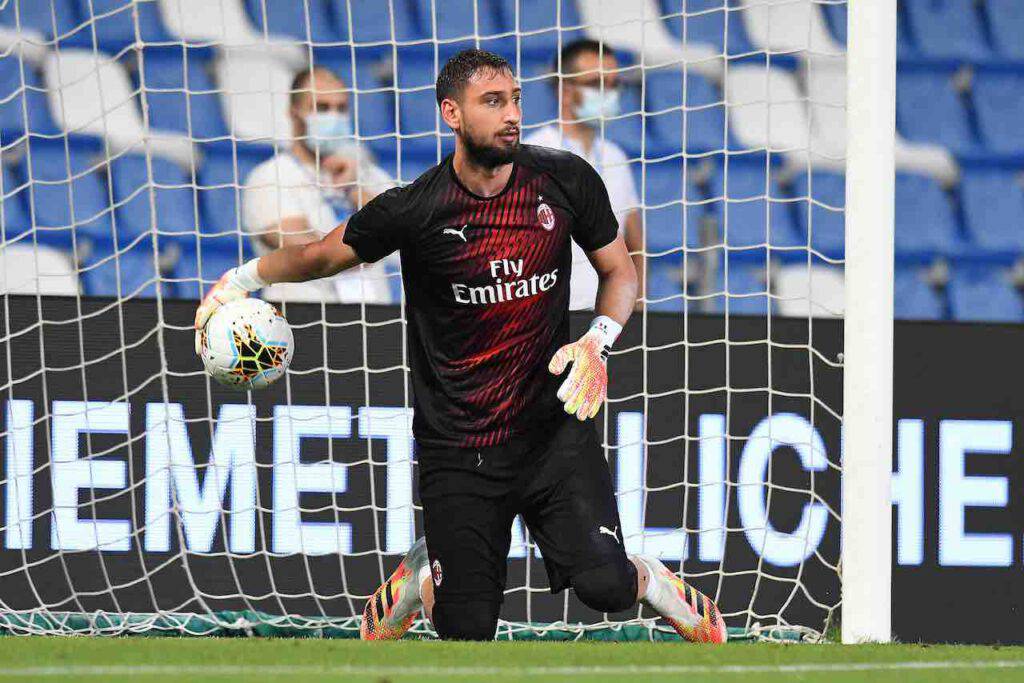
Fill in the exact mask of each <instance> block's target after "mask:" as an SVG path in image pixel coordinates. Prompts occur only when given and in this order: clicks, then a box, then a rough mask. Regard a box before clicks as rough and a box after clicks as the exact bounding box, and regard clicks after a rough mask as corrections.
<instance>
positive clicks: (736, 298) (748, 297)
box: [704, 252, 772, 315]
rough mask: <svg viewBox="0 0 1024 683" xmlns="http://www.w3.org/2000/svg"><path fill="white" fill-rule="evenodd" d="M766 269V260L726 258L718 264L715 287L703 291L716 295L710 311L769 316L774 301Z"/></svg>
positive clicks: (712, 300)
mask: <svg viewBox="0 0 1024 683" xmlns="http://www.w3.org/2000/svg"><path fill="white" fill-rule="evenodd" d="M762 253H763V252H762ZM726 262H728V273H726ZM764 271H765V264H764V262H761V263H754V264H751V263H745V262H743V261H742V260H738V259H723V260H722V261H721V263H719V267H718V274H717V276H716V282H715V285H714V286H713V289H712V290H711V291H709V292H704V294H712V295H715V296H713V297H712V298H711V310H712V311H713V312H715V313H721V314H725V313H728V314H729V315H767V314H768V312H769V310H770V309H771V308H772V304H771V300H770V298H769V296H768V284H767V282H766V281H765V276H764Z"/></svg>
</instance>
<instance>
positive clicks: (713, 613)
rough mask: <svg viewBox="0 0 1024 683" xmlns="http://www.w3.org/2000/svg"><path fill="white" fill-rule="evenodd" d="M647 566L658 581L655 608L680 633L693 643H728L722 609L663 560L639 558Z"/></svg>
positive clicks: (654, 579) (652, 605) (640, 556)
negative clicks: (676, 573)
mask: <svg viewBox="0 0 1024 683" xmlns="http://www.w3.org/2000/svg"><path fill="white" fill-rule="evenodd" d="M637 557H639V559H641V560H642V561H643V563H644V564H645V565H646V566H647V570H648V572H649V573H650V580H651V581H652V582H656V584H657V585H656V586H655V595H656V598H655V601H656V602H657V604H651V602H650V601H648V604H650V605H651V607H653V608H654V609H655V610H656V611H657V612H658V613H659V614H660V615H661V616H662V618H663V619H664V620H665V621H667V622H668V623H669V624H671V625H672V628H674V629H675V630H676V633H678V634H679V635H681V636H682V637H683V638H685V639H686V640H688V641H690V642H691V643H724V642H725V641H726V640H728V638H729V632H728V630H727V628H726V626H725V620H724V619H723V618H722V613H721V612H720V611H719V610H718V606H717V605H716V604H715V603H714V602H713V601H712V600H711V598H709V597H708V596H706V595H704V594H703V593H701V592H700V591H699V590H697V589H696V588H694V587H693V586H691V585H690V584H688V583H686V581H684V580H683V579H682V578H680V577H679V576H676V575H675V574H674V573H672V572H671V571H669V569H668V567H666V566H665V565H664V564H662V562H661V560H658V559H657V558H654V557H650V556H647V555H639V556H637Z"/></svg>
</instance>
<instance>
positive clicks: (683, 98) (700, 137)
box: [644, 67, 726, 156]
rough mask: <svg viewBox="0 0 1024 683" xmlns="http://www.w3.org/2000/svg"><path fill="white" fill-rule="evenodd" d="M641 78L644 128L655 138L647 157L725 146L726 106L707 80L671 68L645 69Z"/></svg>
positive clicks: (716, 148)
mask: <svg viewBox="0 0 1024 683" xmlns="http://www.w3.org/2000/svg"><path fill="white" fill-rule="evenodd" d="M644 77H645V86H644V87H645V90H646V96H647V112H648V117H647V128H648V130H650V131H652V132H653V133H654V137H655V138H656V139H657V144H656V145H655V146H654V147H655V148H654V149H653V150H652V149H650V148H649V149H648V151H647V154H648V156H651V154H652V152H654V153H656V154H658V155H666V154H678V153H681V152H682V153H694V152H708V151H712V150H719V149H724V148H725V147H726V144H725V103H724V101H723V99H722V96H721V95H720V94H719V92H718V90H717V89H716V88H715V87H714V86H713V85H712V84H711V83H710V82H709V81H708V80H707V79H705V78H704V77H703V76H700V75H698V74H695V73H692V72H690V73H683V72H682V71H680V70H679V69H676V68H671V67H670V68H659V69H647V70H646V71H645V74H644ZM683 107H685V111H684V110H683ZM655 112H658V113H655ZM684 120H685V123H686V127H685V130H684V127H683V122H684ZM684 142H685V149H684V147H683V146H684Z"/></svg>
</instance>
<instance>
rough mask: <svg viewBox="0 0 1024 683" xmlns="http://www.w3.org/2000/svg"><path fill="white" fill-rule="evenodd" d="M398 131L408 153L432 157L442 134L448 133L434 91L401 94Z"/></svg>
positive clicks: (403, 146)
mask: <svg viewBox="0 0 1024 683" xmlns="http://www.w3.org/2000/svg"><path fill="white" fill-rule="evenodd" d="M398 131H399V133H400V134H401V135H402V141H401V144H402V148H403V149H404V150H406V151H407V152H410V153H414V154H422V155H432V154H434V153H435V151H436V149H437V139H438V136H439V135H440V134H443V133H448V132H449V131H448V127H447V126H445V124H444V122H443V121H441V119H440V115H439V113H438V111H437V101H436V99H435V97H434V91H433V90H432V89H431V90H414V91H411V92H403V93H400V94H399V110H398Z"/></svg>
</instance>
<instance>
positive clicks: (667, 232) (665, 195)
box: [636, 159, 707, 265]
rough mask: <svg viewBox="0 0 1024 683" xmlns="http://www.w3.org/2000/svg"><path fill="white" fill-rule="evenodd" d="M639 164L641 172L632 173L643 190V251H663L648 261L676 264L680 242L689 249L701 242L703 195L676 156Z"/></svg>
mask: <svg viewBox="0 0 1024 683" xmlns="http://www.w3.org/2000/svg"><path fill="white" fill-rule="evenodd" d="M642 168H643V171H642V174H641V173H637V174H636V186H637V190H638V191H640V192H643V202H644V221H645V222H644V231H645V236H644V239H645V240H646V242H645V243H646V245H647V253H648V254H658V253H659V252H665V255H664V256H660V257H659V256H652V257H651V262H652V263H654V262H655V261H659V262H670V263H672V264H675V265H678V264H680V263H681V262H682V247H683V246H684V243H685V246H686V247H687V248H690V249H695V248H697V247H699V246H701V227H702V222H703V220H704V219H705V218H706V216H707V209H706V207H705V205H703V204H700V203H699V202H700V201H701V200H702V199H703V197H702V196H701V193H700V191H699V190H698V189H697V187H696V186H695V185H694V184H693V182H692V181H691V180H690V178H689V177H688V175H687V174H685V173H684V169H683V163H682V161H680V160H678V159H672V160H669V161H663V162H660V163H647V164H644V165H643V167H642ZM684 190H685V197H684ZM684 199H685V205H684ZM684 235H685V237H684Z"/></svg>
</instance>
